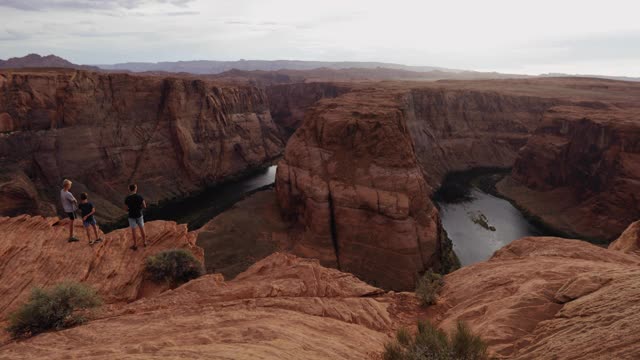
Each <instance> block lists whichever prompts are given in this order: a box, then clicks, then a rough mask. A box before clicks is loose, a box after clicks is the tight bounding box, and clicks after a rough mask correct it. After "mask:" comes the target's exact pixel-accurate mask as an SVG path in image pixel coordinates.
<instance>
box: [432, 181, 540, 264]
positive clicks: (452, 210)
mask: <svg viewBox="0 0 640 360" xmlns="http://www.w3.org/2000/svg"><path fill="white" fill-rule="evenodd" d="M502 173H503V172H498V173H480V174H478V173H466V174H458V175H454V176H451V177H448V178H447V180H445V184H444V185H443V187H448V188H449V189H450V188H451V187H454V188H456V189H455V190H456V191H457V192H458V193H457V195H458V196H454V197H451V196H449V197H447V196H436V198H435V200H436V203H437V204H438V206H439V208H440V215H441V218H442V225H443V226H444V228H445V230H446V231H447V234H448V235H449V238H450V239H451V241H452V242H453V249H454V251H455V253H456V255H458V258H459V259H460V262H461V264H462V266H466V265H470V264H473V263H476V262H480V261H485V260H487V259H489V258H490V257H491V255H493V253H494V252H495V251H496V250H498V249H500V248H501V247H503V246H505V245H507V244H509V243H510V242H512V241H514V240H517V239H520V238H522V237H525V236H541V235H545V232H544V231H543V230H542V229H540V228H538V227H537V226H535V225H534V224H532V223H531V222H529V221H528V220H527V218H526V217H525V216H524V215H523V214H522V213H521V212H520V211H519V210H518V209H516V208H515V207H514V206H513V205H512V204H511V203H510V202H509V201H507V200H504V199H502V198H499V197H497V196H494V195H492V194H491V193H490V191H489V190H483V189H486V188H487V184H489V187H490V186H492V185H491V184H495V181H496V180H497V179H498V178H500V177H501V175H502Z"/></svg>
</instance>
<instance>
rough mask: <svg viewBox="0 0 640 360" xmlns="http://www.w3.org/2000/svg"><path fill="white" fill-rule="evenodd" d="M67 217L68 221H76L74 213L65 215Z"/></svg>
mask: <svg viewBox="0 0 640 360" xmlns="http://www.w3.org/2000/svg"><path fill="white" fill-rule="evenodd" d="M67 217H68V218H69V219H71V220H75V219H76V213H74V212H70V213H67Z"/></svg>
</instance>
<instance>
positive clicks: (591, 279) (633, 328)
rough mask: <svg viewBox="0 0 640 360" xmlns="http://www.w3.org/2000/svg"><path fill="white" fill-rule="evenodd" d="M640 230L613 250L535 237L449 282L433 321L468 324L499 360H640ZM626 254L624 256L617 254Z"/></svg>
mask: <svg viewBox="0 0 640 360" xmlns="http://www.w3.org/2000/svg"><path fill="white" fill-rule="evenodd" d="M638 229H640V223H635V224H633V225H632V226H630V227H629V229H628V230H627V232H625V235H623V236H622V237H621V238H620V239H619V240H617V241H616V243H614V244H612V246H611V247H610V249H604V248H601V247H598V246H595V245H591V244H589V243H587V242H584V241H579V240H570V239H563V238H552V237H532V238H524V239H521V240H517V241H514V242H513V243H511V244H509V245H507V246H505V247H504V248H502V249H500V250H498V251H497V252H496V253H495V254H494V256H493V257H492V258H491V259H490V260H488V261H486V262H482V263H477V264H473V265H470V266H466V267H464V268H462V269H460V270H458V271H456V272H454V273H451V274H449V275H447V276H446V277H445V286H444V288H443V290H442V292H441V294H440V297H439V299H438V302H437V304H436V305H435V306H434V307H431V308H430V309H429V317H431V318H432V319H434V320H435V321H436V322H437V323H438V324H439V325H440V326H441V327H442V328H444V329H450V328H453V327H454V326H455V324H456V322H457V321H459V320H463V321H465V322H467V323H468V324H469V325H470V327H471V328H472V330H473V331H474V332H476V333H477V334H479V335H480V336H482V337H483V338H484V339H485V340H486V341H487V343H488V344H489V348H490V349H491V350H492V351H493V352H494V354H495V355H496V356H497V357H498V358H507V359H637V358H638V354H640V313H638V311H637V307H636V305H635V304H637V302H638V301H639V300H640V287H639V286H638V281H637V278H638V276H639V275H640V256H638V254H640V251H639V248H638V241H639V240H640V232H638ZM617 249H620V250H623V249H624V250H625V251H624V252H623V251H618V250H617Z"/></svg>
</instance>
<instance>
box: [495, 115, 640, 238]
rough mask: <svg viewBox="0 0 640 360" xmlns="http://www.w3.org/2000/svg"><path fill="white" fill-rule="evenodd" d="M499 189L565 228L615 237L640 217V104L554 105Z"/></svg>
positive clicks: (576, 232) (585, 234)
mask: <svg viewBox="0 0 640 360" xmlns="http://www.w3.org/2000/svg"><path fill="white" fill-rule="evenodd" d="M498 189H499V190H500V191H501V192H502V193H503V194H505V195H506V196H508V197H509V198H511V199H513V200H514V201H515V202H516V203H517V204H518V205H519V206H521V207H522V208H524V209H525V210H526V211H528V212H530V213H531V214H532V215H534V216H537V217H538V218H540V219H541V220H542V221H543V222H544V223H545V224H549V225H550V226H551V227H553V228H554V229H557V230H559V231H560V232H562V233H565V234H568V235H570V236H577V237H582V238H587V239H592V240H597V241H611V240H613V239H615V238H616V237H617V236H618V235H620V233H621V232H622V231H623V230H624V229H625V228H626V227H627V226H628V225H629V224H630V223H631V222H633V221H635V220H637V219H639V218H640V195H639V194H640V109H638V108H623V107H619V106H615V105H611V104H598V106H597V108H587V107H584V106H582V107H578V106H562V107H555V108H553V109H551V110H550V111H549V112H547V113H546V115H545V119H544V122H543V123H542V124H541V126H540V127H539V128H538V129H537V130H536V132H535V134H534V136H533V137H531V139H530V140H529V141H528V143H527V145H526V146H525V147H524V148H523V149H522V150H521V151H520V153H519V154H518V158H517V160H516V162H515V166H514V167H513V172H512V176H511V178H508V179H505V180H504V181H503V182H502V183H501V184H500V185H499V186H498Z"/></svg>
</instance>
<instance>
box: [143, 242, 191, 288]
mask: <svg viewBox="0 0 640 360" xmlns="http://www.w3.org/2000/svg"><path fill="white" fill-rule="evenodd" d="M146 270H147V273H148V274H149V276H150V277H151V279H152V280H154V281H156V282H161V281H165V282H167V283H169V284H171V286H178V285H180V284H184V283H186V282H187V281H189V280H192V279H195V278H198V277H200V276H202V275H203V274H204V269H203V267H202V264H201V263H200V261H198V259H196V258H195V257H194V256H193V255H192V254H191V253H190V252H188V251H186V250H183V249H173V250H165V251H162V252H160V253H158V254H156V255H152V256H149V257H148V258H147V263H146Z"/></svg>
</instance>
